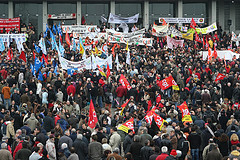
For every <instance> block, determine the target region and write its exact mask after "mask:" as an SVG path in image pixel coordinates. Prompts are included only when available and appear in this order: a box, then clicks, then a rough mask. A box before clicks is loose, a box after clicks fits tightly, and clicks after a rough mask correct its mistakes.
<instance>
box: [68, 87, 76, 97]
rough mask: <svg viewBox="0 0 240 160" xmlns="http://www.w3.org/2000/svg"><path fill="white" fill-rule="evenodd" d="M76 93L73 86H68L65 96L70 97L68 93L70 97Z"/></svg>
mask: <svg viewBox="0 0 240 160" xmlns="http://www.w3.org/2000/svg"><path fill="white" fill-rule="evenodd" d="M75 92H76V88H75V87H74V86H73V85H70V86H68V88H67V94H68V95H70V93H72V95H73V96H74V95H75Z"/></svg>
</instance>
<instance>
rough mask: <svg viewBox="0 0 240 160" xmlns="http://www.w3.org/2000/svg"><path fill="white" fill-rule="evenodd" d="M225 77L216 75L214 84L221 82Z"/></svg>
mask: <svg viewBox="0 0 240 160" xmlns="http://www.w3.org/2000/svg"><path fill="white" fill-rule="evenodd" d="M225 77H226V76H225V75H223V74H221V73H218V75H217V77H216V79H215V82H217V81H219V80H223V79H224V78H225Z"/></svg>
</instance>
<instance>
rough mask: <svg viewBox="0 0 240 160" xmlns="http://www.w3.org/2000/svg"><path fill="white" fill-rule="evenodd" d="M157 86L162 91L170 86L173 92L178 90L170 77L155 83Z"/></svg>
mask: <svg viewBox="0 0 240 160" xmlns="http://www.w3.org/2000/svg"><path fill="white" fill-rule="evenodd" d="M157 85H158V86H159V87H161V89H162V90H165V89H168V88H169V87H171V86H173V87H174V88H173V89H174V90H179V87H178V85H177V83H176V82H175V80H174V79H173V77H172V76H169V77H167V78H165V79H163V80H161V81H157Z"/></svg>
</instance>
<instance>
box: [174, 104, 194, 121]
mask: <svg viewBox="0 0 240 160" xmlns="http://www.w3.org/2000/svg"><path fill="white" fill-rule="evenodd" d="M177 107H178V108H179V110H180V111H181V112H182V122H190V123H192V117H191V115H190V112H189V109H188V106H187V103H186V101H184V102H183V103H182V104H181V105H180V106H177Z"/></svg>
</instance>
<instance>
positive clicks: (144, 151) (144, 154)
mask: <svg viewBox="0 0 240 160" xmlns="http://www.w3.org/2000/svg"><path fill="white" fill-rule="evenodd" d="M140 152H141V158H142V160H148V159H149V157H150V156H151V155H152V154H153V153H154V152H153V150H152V148H151V147H149V146H144V147H142V148H141V151H140Z"/></svg>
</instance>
